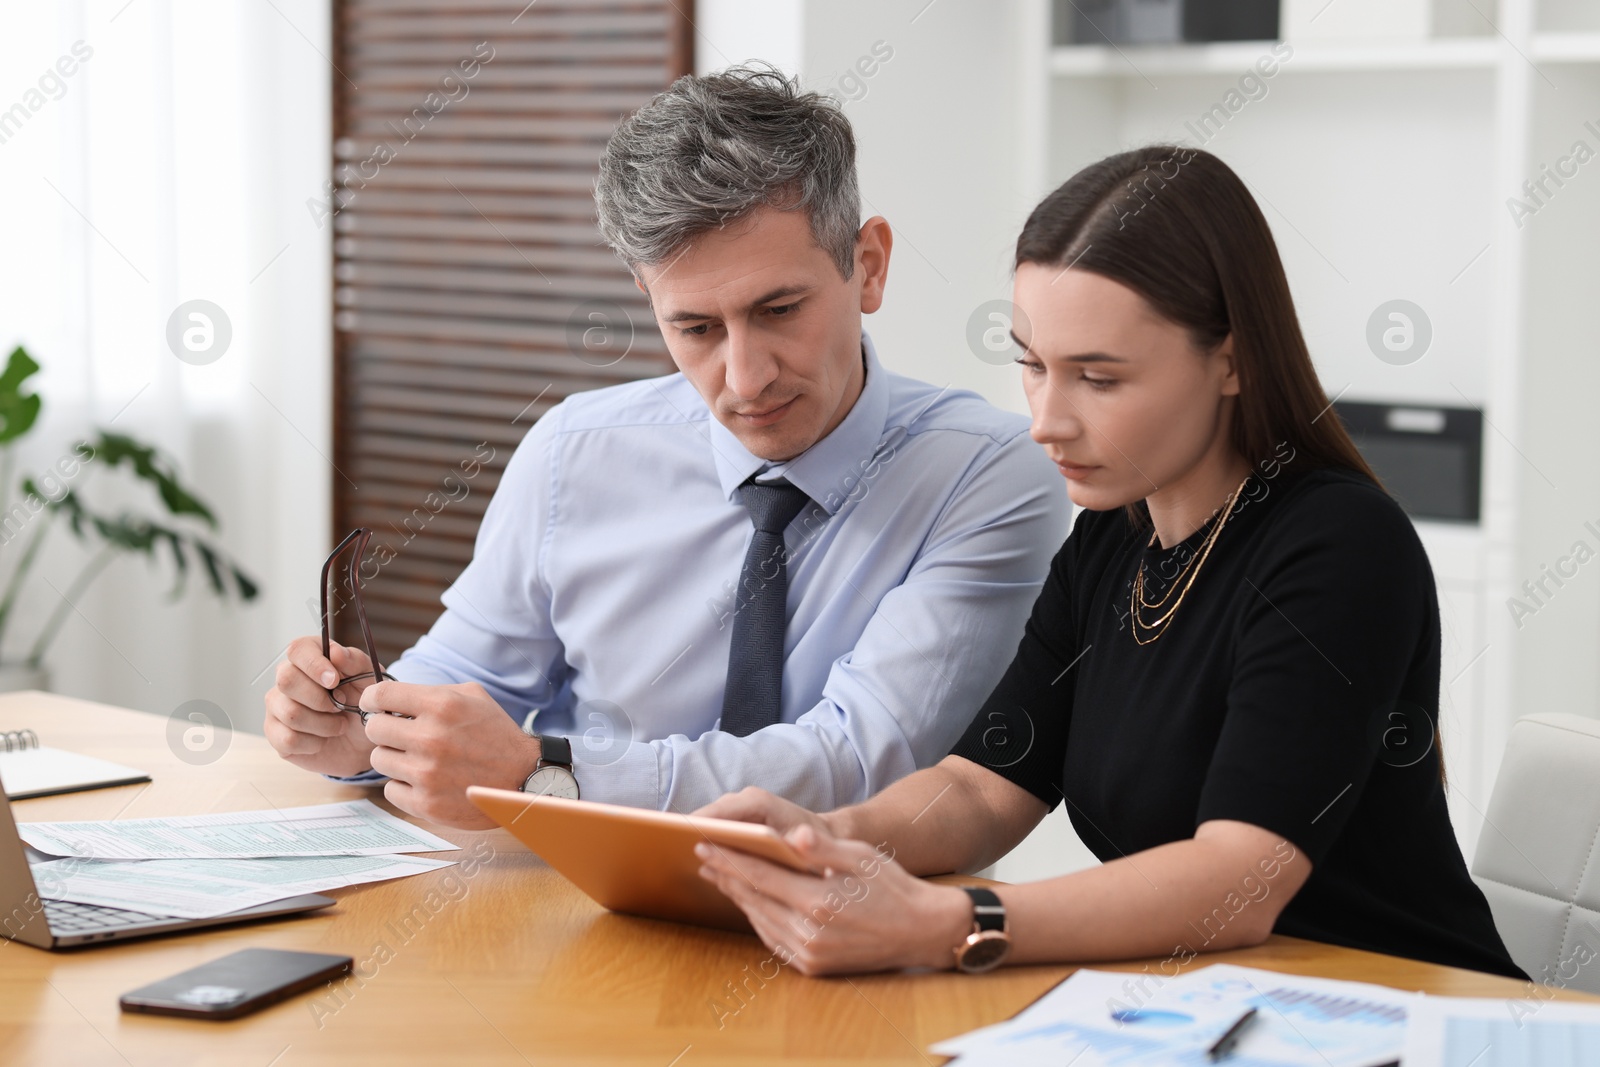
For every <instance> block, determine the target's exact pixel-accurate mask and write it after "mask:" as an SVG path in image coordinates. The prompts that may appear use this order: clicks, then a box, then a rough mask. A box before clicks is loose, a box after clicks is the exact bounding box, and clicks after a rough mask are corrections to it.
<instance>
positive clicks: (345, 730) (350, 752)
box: [265, 637, 503, 776]
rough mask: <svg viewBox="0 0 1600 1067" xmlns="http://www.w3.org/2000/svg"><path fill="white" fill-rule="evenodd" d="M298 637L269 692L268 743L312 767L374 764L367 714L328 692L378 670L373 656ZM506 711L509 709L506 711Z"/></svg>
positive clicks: (346, 770) (347, 768) (340, 771)
mask: <svg viewBox="0 0 1600 1067" xmlns="http://www.w3.org/2000/svg"><path fill="white" fill-rule="evenodd" d="M328 655H329V658H330V659H331V660H332V662H329V660H328V659H324V658H323V656H322V642H321V641H320V640H319V639H318V638H315V637H297V638H295V640H294V641H293V642H291V643H290V645H289V656H288V659H286V660H285V661H284V662H282V663H280V664H278V674H277V683H278V684H277V685H275V686H273V687H272V688H271V689H270V690H268V691H267V696H266V705H267V718H266V724H265V729H266V735H267V741H268V742H269V743H270V744H271V745H272V747H273V748H274V749H276V750H277V752H278V755H280V756H282V757H283V758H284V759H286V760H288V761H289V762H290V763H292V764H294V765H295V766H296V767H304V768H305V769H306V770H308V771H316V772H317V773H319V774H336V775H341V776H348V775H352V774H360V773H361V772H362V771H364V770H366V769H367V768H369V767H371V766H372V762H371V753H372V742H371V741H370V740H368V739H367V735H366V734H365V733H364V732H363V731H362V729H361V717H360V716H358V715H354V714H351V713H350V712H346V711H339V710H338V709H337V708H335V707H334V706H333V701H332V700H331V699H330V698H329V696H328V690H329V688H331V687H332V686H334V685H335V684H337V682H338V680H339V679H340V678H350V677H353V676H355V675H357V674H365V673H367V672H368V671H370V670H372V662H371V661H370V660H369V659H367V654H366V653H365V652H362V651H360V650H358V649H354V648H346V647H344V646H343V645H340V644H337V643H334V642H330V643H329V645H328ZM502 714H503V713H502Z"/></svg>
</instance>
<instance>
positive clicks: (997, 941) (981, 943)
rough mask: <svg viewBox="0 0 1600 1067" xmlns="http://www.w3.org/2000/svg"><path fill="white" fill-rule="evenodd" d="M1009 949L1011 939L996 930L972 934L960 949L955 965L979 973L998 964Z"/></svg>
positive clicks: (972, 972)
mask: <svg viewBox="0 0 1600 1067" xmlns="http://www.w3.org/2000/svg"><path fill="white" fill-rule="evenodd" d="M1010 951H1011V939H1010V938H1009V937H1007V936H1005V935H1004V934H1002V933H1000V931H998V930H985V931H984V932H983V933H981V934H974V935H973V936H972V938H971V939H970V940H968V941H967V943H966V945H965V946H963V948H962V950H961V955H960V956H959V957H958V963H957V965H958V966H959V967H960V968H961V969H962V970H963V971H966V972H967V973H969V974H980V973H982V972H983V971H990V970H993V969H994V968H996V967H998V966H1000V964H1001V962H1002V961H1003V960H1004V959H1005V958H1006V955H1007V954H1008V953H1009V952H1010Z"/></svg>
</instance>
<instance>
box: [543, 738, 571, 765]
mask: <svg viewBox="0 0 1600 1067" xmlns="http://www.w3.org/2000/svg"><path fill="white" fill-rule="evenodd" d="M538 738H539V766H541V767H542V766H544V765H545V764H546V763H553V764H555V765H557V766H559V767H565V768H566V769H567V770H569V771H570V770H572V741H571V740H570V739H568V738H565V737H557V736H555V735H554V734H539V735H538Z"/></svg>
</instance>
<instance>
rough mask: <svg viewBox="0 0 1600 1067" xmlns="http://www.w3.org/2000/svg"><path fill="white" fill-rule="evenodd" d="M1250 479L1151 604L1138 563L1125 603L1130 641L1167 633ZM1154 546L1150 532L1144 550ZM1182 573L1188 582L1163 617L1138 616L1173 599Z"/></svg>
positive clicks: (1246, 478)
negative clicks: (1143, 634)
mask: <svg viewBox="0 0 1600 1067" xmlns="http://www.w3.org/2000/svg"><path fill="white" fill-rule="evenodd" d="M1249 480H1250V475H1248V474H1247V475H1245V476H1244V481H1243V482H1240V483H1239V487H1238V488H1237V489H1235V490H1234V491H1233V492H1232V493H1230V494H1229V495H1228V507H1227V510H1226V511H1224V512H1223V513H1222V517H1221V518H1219V519H1218V520H1217V524H1216V525H1215V526H1213V527H1212V528H1211V532H1210V533H1209V534H1207V535H1206V539H1205V542H1204V543H1203V544H1202V545H1201V548H1200V551H1199V552H1198V553H1196V554H1195V555H1194V557H1192V559H1191V561H1190V564H1188V565H1185V567H1184V569H1183V570H1182V571H1179V572H1178V574H1177V575H1176V576H1175V577H1174V578H1173V584H1172V588H1170V589H1168V590H1167V594H1166V596H1163V597H1162V598H1161V599H1160V600H1158V601H1156V602H1155V603H1153V604H1152V603H1149V602H1148V601H1146V600H1145V598H1144V569H1145V566H1144V560H1142V559H1141V560H1140V561H1139V569H1138V570H1137V571H1135V572H1134V576H1133V594H1132V596H1131V597H1130V599H1129V604H1128V617H1129V619H1130V620H1131V622H1132V628H1133V639H1134V640H1135V641H1136V642H1138V643H1139V644H1141V645H1148V644H1152V643H1153V642H1155V641H1157V640H1159V639H1160V638H1161V635H1162V634H1164V633H1166V632H1167V624H1168V622H1169V620H1171V618H1172V616H1173V615H1174V614H1175V613H1176V612H1177V610H1178V608H1179V607H1181V606H1182V605H1183V598H1184V597H1186V596H1188V595H1189V587H1190V586H1192V585H1194V582H1195V579H1196V578H1198V577H1200V568H1201V567H1203V566H1204V565H1205V561H1206V557H1207V556H1209V555H1210V554H1211V546H1212V545H1214V544H1216V543H1217V537H1218V535H1219V534H1221V533H1222V527H1223V526H1225V525H1226V524H1227V522H1228V517H1229V516H1230V515H1232V514H1233V508H1234V505H1235V504H1237V503H1238V502H1239V496H1240V494H1241V493H1243V492H1244V487H1245V482H1248V481H1249ZM1155 543H1156V534H1155V532H1154V531H1152V532H1151V534H1150V540H1149V541H1148V542H1146V544H1145V547H1146V548H1149V547H1150V546H1151V545H1154V544H1155ZM1185 574H1187V575H1188V581H1185V582H1184V583H1183V589H1182V591H1181V592H1179V593H1178V600H1177V602H1176V603H1175V604H1173V605H1172V607H1170V608H1168V609H1167V611H1166V612H1165V613H1164V614H1162V615H1160V616H1159V617H1157V618H1155V619H1153V620H1151V621H1149V622H1146V621H1145V620H1144V619H1142V618H1140V617H1139V608H1140V605H1141V604H1142V605H1143V606H1144V607H1147V608H1159V607H1161V606H1162V605H1163V604H1165V603H1166V602H1167V600H1168V598H1170V597H1171V596H1172V594H1173V592H1174V591H1175V590H1177V588H1178V581H1179V580H1180V579H1182V578H1183V577H1184V575H1185ZM1140 627H1143V628H1144V630H1145V632H1146V633H1149V634H1152V635H1153V636H1151V637H1149V638H1148V639H1146V638H1142V637H1140V636H1139V629H1140Z"/></svg>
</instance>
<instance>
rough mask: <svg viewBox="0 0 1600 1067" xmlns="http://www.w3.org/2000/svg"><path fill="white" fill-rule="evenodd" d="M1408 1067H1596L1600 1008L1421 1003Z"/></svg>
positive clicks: (1523, 1002) (1527, 1002) (1456, 1000)
mask: <svg viewBox="0 0 1600 1067" xmlns="http://www.w3.org/2000/svg"><path fill="white" fill-rule="evenodd" d="M1403 1062H1404V1063H1405V1065H1406V1067H1595V1064H1600V1006H1597V1005H1593V1004H1567V1003H1559V1002H1556V1001H1548V1000H1543V999H1540V998H1538V997H1529V998H1527V999H1518V1000H1480V999H1477V998H1467V997H1424V998H1423V999H1422V1001H1421V1003H1419V1004H1418V1005H1417V1007H1416V1009H1415V1010H1413V1011H1412V1013H1411V1023H1410V1027H1409V1032H1408V1033H1407V1034H1406V1049H1405V1058H1404V1060H1403Z"/></svg>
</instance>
